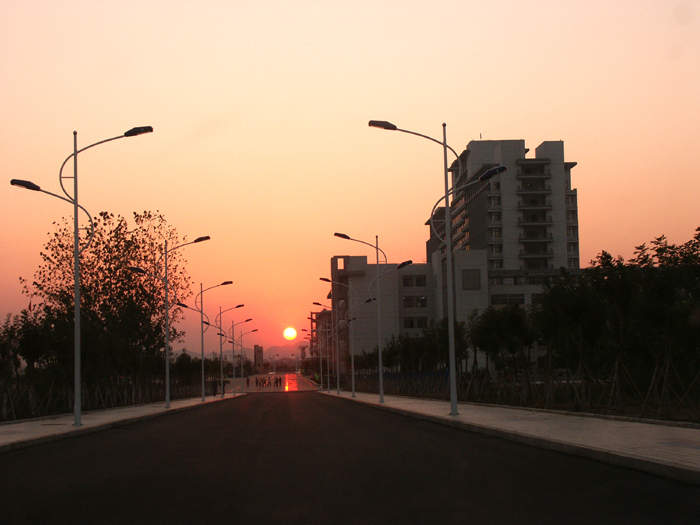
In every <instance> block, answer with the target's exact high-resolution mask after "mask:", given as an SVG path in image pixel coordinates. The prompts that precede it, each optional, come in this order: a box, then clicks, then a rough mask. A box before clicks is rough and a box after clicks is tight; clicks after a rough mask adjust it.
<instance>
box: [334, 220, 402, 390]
mask: <svg viewBox="0 0 700 525" xmlns="http://www.w3.org/2000/svg"><path fill="white" fill-rule="evenodd" d="M334 235H335V236H336V237H340V238H341V239H346V240H348V241H355V242H359V243H360V244H364V245H367V246H370V247H372V248H374V249H375V250H376V253H377V276H376V277H375V278H374V280H375V281H377V297H376V298H377V354H379V355H378V357H379V370H378V372H379V402H380V403H384V369H383V365H382V314H381V293H380V277H381V276H382V275H384V273H385V272H380V271H379V252H382V255H383V256H384V266H386V265H387V263H388V259H387V256H386V253H384V250H382V249H380V248H379V236H378V235H377V236H375V242H376V244H375V245H372V244H369V243H368V242H365V241H361V240H359V239H353V238H352V237H350V236H349V235H345V234H344V233H335V234H334ZM409 264H411V261H404V262H402V263H401V264H399V265H398V266H397V267H396V270H399V269H401V268H403V267H404V266H408V265H409ZM370 287H371V283H370ZM370 293H371V290H370Z"/></svg>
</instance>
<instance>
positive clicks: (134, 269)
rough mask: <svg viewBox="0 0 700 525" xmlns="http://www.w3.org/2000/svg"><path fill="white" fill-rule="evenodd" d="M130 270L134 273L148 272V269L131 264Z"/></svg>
mask: <svg viewBox="0 0 700 525" xmlns="http://www.w3.org/2000/svg"><path fill="white" fill-rule="evenodd" d="M129 271H132V272H134V273H148V272H147V271H146V270H144V269H143V268H139V267H138V266H129Z"/></svg>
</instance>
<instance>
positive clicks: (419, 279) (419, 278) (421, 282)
mask: <svg viewBox="0 0 700 525" xmlns="http://www.w3.org/2000/svg"><path fill="white" fill-rule="evenodd" d="M415 278H416V286H427V284H426V283H427V280H426V278H425V275H416V276H415Z"/></svg>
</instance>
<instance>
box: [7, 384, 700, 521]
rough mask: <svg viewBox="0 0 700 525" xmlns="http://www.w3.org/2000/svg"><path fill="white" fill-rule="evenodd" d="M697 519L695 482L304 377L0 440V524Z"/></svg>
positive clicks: (699, 490)
mask: <svg viewBox="0 0 700 525" xmlns="http://www.w3.org/2000/svg"><path fill="white" fill-rule="evenodd" d="M11 523H39V524H52V523H90V524H95V523H129V524H131V523H151V524H153V523H169V524H171V523H217V524H219V523H251V524H252V523H265V524H270V523H325V524H328V523H402V524H403V523H473V524H480V523H484V524H486V523H488V524H499V523H502V524H515V523H537V524H548V523H563V524H578V523H581V524H584V523H585V524H589V523H596V524H605V523H614V524H623V523H635V524H638V523H649V524H657V523H673V524H684V523H688V524H690V523H693V524H697V523H700V487H697V486H690V485H685V484H683V483H680V482H675V481H671V480H666V479H663V478H659V477H656V476H653V475H650V474H645V473H641V472H635V471H631V470H627V469H624V468H620V467H615V466H610V465H605V464H602V463H599V462H596V461H591V460H588V459H585V458H578V457H573V456H568V455H564V454H560V453H557V452H551V451H546V450H540V449H536V448H533V447H529V446H526V445H522V444H518V443H512V442H508V441H505V440H501V439H498V438H492V437H488V436H481V435H475V434H471V433H469V432H465V431H462V430H459V429H455V428H451V427H448V426H444V425H440V424H437V423H434V422H431V421H426V420H420V419H416V418H413V417H408V416H404V415H401V414H396V413H390V412H386V411H382V410H377V409H374V408H372V407H368V406H363V405H361V404H355V403H348V402H347V401H343V400H340V399H335V398H333V397H331V396H323V395H319V394H317V393H314V392H309V393H304V392H298V393H296V392H295V393H292V392H288V393H265V394H262V393H261V394H249V395H247V396H242V397H238V398H235V399H230V400H224V401H221V402H218V403H212V404H206V405H202V406H201V407H199V408H197V409H192V410H188V411H186V412H174V413H168V414H165V415H163V416H162V417H159V418H155V419H149V420H145V421H139V422H135V423H133V424H129V425H126V426H122V427H118V428H114V429H111V430H106V431H103V432H98V433H93V434H87V435H81V436H79V437H75V438H73V439H65V440H62V441H56V442H52V443H45V444H41V445H37V446H34V447H30V448H25V449H21V450H15V451H11V452H7V453H5V454H2V455H0V524H2V525H5V524H11Z"/></svg>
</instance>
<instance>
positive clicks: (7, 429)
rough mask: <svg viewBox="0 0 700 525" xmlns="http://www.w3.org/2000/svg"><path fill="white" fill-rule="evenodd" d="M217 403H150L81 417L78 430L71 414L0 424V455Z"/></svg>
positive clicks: (208, 399) (228, 395)
mask: <svg viewBox="0 0 700 525" xmlns="http://www.w3.org/2000/svg"><path fill="white" fill-rule="evenodd" d="M242 395H245V394H241V393H240V392H239V393H238V394H237V395H236V396H235V397H240V396H242ZM233 397H234V396H233V395H232V394H231V393H226V395H225V397H224V400H225V399H232V398H233ZM217 401H222V399H221V397H218V396H217V397H212V396H209V397H206V398H205V401H204V403H202V398H201V397H192V398H189V399H178V400H173V401H171V402H170V408H169V409H167V410H166V408H165V401H161V402H160V403H151V404H148V405H136V406H128V407H123V408H113V409H109V410H97V411H94V412H84V413H82V414H81V417H80V422H81V426H80V427H78V428H76V427H75V426H73V423H74V422H75V416H74V415H73V413H70V414H64V415H60V416H53V417H42V418H37V419H27V420H21V421H17V422H8V423H3V424H0V453H3V452H7V451H9V450H16V449H19V448H24V447H29V446H32V445H38V444H39V443H47V442H49V441H56V440H59V439H65V438H70V437H75V436H78V435H83V434H89V433H91V432H97V431H100V430H106V429H109V428H114V427H118V426H121V425H126V424H129V423H132V422H134V421H139V420H143V419H150V418H152V417H158V416H162V415H164V414H170V413H173V412H180V411H182V410H187V409H190V408H196V407H199V406H202V405H203V404H206V403H216V402H217Z"/></svg>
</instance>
